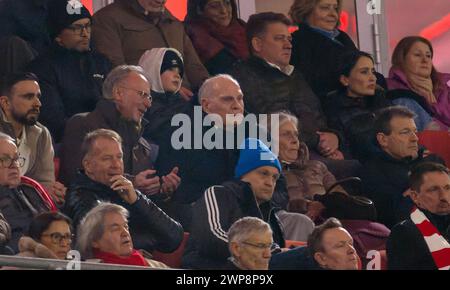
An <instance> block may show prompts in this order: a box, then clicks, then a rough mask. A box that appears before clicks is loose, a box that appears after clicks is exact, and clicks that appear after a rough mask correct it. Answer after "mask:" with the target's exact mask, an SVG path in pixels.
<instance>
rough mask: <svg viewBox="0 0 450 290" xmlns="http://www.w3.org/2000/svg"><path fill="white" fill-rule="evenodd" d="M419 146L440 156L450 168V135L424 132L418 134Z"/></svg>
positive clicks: (440, 132)
mask: <svg viewBox="0 0 450 290" xmlns="http://www.w3.org/2000/svg"><path fill="white" fill-rule="evenodd" d="M418 137H419V144H420V145H423V146H425V147H426V148H427V149H428V150H430V151H431V153H435V154H437V155H439V156H440V157H441V158H442V159H444V160H445V164H446V165H447V166H450V133H449V132H446V131H422V132H419V134H418Z"/></svg>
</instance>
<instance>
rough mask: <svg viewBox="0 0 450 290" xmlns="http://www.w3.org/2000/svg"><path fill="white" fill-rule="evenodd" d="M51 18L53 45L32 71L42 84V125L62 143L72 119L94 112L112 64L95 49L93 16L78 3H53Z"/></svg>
mask: <svg viewBox="0 0 450 290" xmlns="http://www.w3.org/2000/svg"><path fill="white" fill-rule="evenodd" d="M48 15H49V20H48V29H49V32H50V37H51V38H52V40H53V44H52V46H51V48H50V49H49V51H48V52H47V53H45V54H44V55H42V56H40V57H38V58H37V59H35V60H34V61H33V62H32V63H31V64H30V65H29V71H32V72H34V73H35V74H36V75H37V76H38V77H39V80H40V85H41V90H42V98H41V102H42V109H41V110H42V114H41V117H40V122H42V124H44V125H45V126H46V127H47V128H48V129H49V131H50V133H51V134H52V136H53V139H54V141H55V142H56V143H59V142H60V141H61V138H62V136H63V132H64V127H65V124H66V121H67V120H68V119H69V118H70V117H72V116H73V115H75V114H78V113H83V112H90V111H93V110H94V108H95V105H96V103H97V101H98V100H99V99H100V98H101V96H102V84H103V80H104V78H105V77H106V75H107V74H108V72H109V71H110V69H111V64H110V62H109V60H108V59H107V58H106V57H104V56H103V55H101V54H99V53H98V52H96V51H94V50H92V49H91V41H90V40H91V15H90V13H89V11H88V10H87V9H86V7H84V6H83V5H82V4H81V3H80V2H79V1H78V0H71V1H67V0H50V1H49V3H48Z"/></svg>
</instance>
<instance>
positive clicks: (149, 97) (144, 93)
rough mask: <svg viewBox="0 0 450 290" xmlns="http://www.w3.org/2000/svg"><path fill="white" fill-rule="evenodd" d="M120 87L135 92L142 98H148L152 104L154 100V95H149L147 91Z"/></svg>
mask: <svg viewBox="0 0 450 290" xmlns="http://www.w3.org/2000/svg"><path fill="white" fill-rule="evenodd" d="M120 87H121V88H122V89H127V90H132V91H135V92H136V93H137V94H138V95H139V96H141V97H142V98H147V99H148V100H149V101H150V102H151V101H152V99H153V97H152V95H151V94H150V93H147V92H146V91H141V90H136V89H133V88H128V87H124V86H120Z"/></svg>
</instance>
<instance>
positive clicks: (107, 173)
mask: <svg viewBox="0 0 450 290" xmlns="http://www.w3.org/2000/svg"><path fill="white" fill-rule="evenodd" d="M81 151H82V154H83V155H82V158H83V169H82V170H80V171H79V172H78V174H77V176H76V178H75V180H74V182H73V183H72V185H71V186H70V187H69V190H68V193H67V198H66V204H65V208H64V212H65V213H67V215H68V216H70V217H71V218H72V220H73V224H74V226H75V227H79V225H80V221H81V219H82V218H83V217H84V216H85V215H86V213H87V212H89V211H90V210H91V209H92V208H93V207H95V206H96V205H97V204H98V203H99V202H101V201H106V202H111V203H114V204H118V205H121V206H123V207H125V208H126V209H127V210H128V211H129V212H130V228H131V234H132V236H133V240H134V242H135V245H136V246H137V247H138V248H139V249H144V250H147V251H153V250H158V251H161V252H172V251H174V250H175V249H176V248H177V247H178V246H179V244H180V243H181V240H182V239H183V228H182V227H181V226H180V224H179V223H177V222H176V221H174V220H172V219H171V218H170V217H168V216H167V215H166V214H165V213H164V212H163V211H162V210H161V209H160V208H159V207H157V206H156V205H155V204H154V203H153V202H151V201H150V200H149V199H148V198H147V197H146V196H145V195H143V194H142V193H141V192H139V190H137V189H135V187H134V186H133V183H132V182H131V181H130V180H129V179H127V177H125V176H124V161H123V156H124V154H123V151H122V139H121V137H120V136H119V135H118V134H117V133H116V132H114V131H112V130H106V129H98V130H95V131H93V132H91V133H89V134H87V135H86V137H85V139H84V141H83V144H82V146H81Z"/></svg>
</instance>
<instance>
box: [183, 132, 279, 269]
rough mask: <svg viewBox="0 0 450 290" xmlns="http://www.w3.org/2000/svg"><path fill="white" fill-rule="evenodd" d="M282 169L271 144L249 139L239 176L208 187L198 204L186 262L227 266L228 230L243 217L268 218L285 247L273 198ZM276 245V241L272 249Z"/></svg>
mask: <svg viewBox="0 0 450 290" xmlns="http://www.w3.org/2000/svg"><path fill="white" fill-rule="evenodd" d="M261 154H264V158H261ZM280 173H281V165H280V162H279V161H278V159H277V158H276V156H275V155H274V154H273V153H272V152H271V151H270V150H269V148H268V147H267V146H266V145H264V143H262V142H261V141H260V140H258V139H253V138H249V139H246V140H245V142H244V143H243V144H242V145H241V152H240V158H239V161H238V164H237V165H236V168H235V178H236V180H232V181H228V182H225V183H223V184H222V185H219V186H212V187H210V188H208V189H207V190H206V191H205V193H204V195H203V197H202V198H201V199H200V200H198V201H197V202H196V203H195V204H194V210H193V217H192V229H191V235H190V236H189V240H188V244H187V247H186V251H185V254H184V256H183V266H185V267H186V268H194V269H221V268H223V267H225V265H226V263H227V258H228V257H229V251H228V242H229V239H228V235H227V231H228V230H229V229H230V227H231V225H232V224H233V223H234V222H235V221H237V220H238V219H240V218H242V217H248V216H251V217H257V218H260V219H262V220H264V221H267V222H268V223H269V224H270V227H271V229H272V233H273V241H275V243H276V244H278V245H279V246H280V247H284V237H283V230H282V228H281V226H280V221H279V220H278V217H277V216H276V214H275V210H274V209H273V207H272V205H271V202H270V200H271V198H272V195H273V191H274V189H275V185H276V182H277V179H278V178H279V176H280ZM275 249H276V245H274V247H272V249H271V250H272V251H273V250H275Z"/></svg>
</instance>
